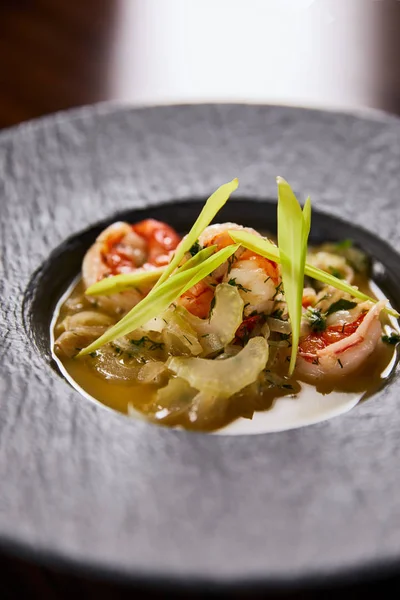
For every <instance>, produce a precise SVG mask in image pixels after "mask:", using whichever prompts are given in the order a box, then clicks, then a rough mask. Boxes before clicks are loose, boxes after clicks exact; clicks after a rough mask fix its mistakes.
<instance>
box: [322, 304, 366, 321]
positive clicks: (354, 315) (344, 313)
mask: <svg viewBox="0 0 400 600" xmlns="http://www.w3.org/2000/svg"><path fill="white" fill-rule="evenodd" d="M361 312H362V311H361V308H360V305H359V304H358V305H357V306H355V307H354V308H352V309H351V310H338V311H336V312H334V313H332V314H331V315H329V316H328V317H327V319H326V325H327V327H332V326H340V325H348V324H349V323H353V322H354V321H356V320H357V319H358V317H359V316H360V314H361Z"/></svg>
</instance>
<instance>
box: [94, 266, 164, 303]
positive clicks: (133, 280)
mask: <svg viewBox="0 0 400 600" xmlns="http://www.w3.org/2000/svg"><path fill="white" fill-rule="evenodd" d="M164 271H165V267H160V268H158V269H151V270H149V271H140V272H136V273H121V274H120V275H113V276H112V277H105V278H104V279H101V280H100V281H97V282H96V283H94V284H93V285H91V286H89V287H88V288H87V290H86V291H85V294H86V295H87V296H109V295H110V294H118V293H119V292H125V291H126V290H129V289H131V288H135V287H139V286H140V285H147V284H149V283H153V281H157V279H159V278H160V277H161V275H162V274H163V272H164Z"/></svg>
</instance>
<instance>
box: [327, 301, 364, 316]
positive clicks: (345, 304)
mask: <svg viewBox="0 0 400 600" xmlns="http://www.w3.org/2000/svg"><path fill="white" fill-rule="evenodd" d="M356 306H357V302H352V301H351V300H346V299H345V298H341V299H340V300H338V301H337V302H334V303H333V304H331V305H330V307H329V308H328V310H327V311H326V313H325V316H326V317H327V316H328V315H331V314H332V313H335V312H337V311H339V310H351V309H352V308H355V307H356Z"/></svg>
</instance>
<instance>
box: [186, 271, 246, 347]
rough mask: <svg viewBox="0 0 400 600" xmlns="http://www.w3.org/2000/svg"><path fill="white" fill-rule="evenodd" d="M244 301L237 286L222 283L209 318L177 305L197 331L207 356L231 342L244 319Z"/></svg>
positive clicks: (216, 289)
mask: <svg viewBox="0 0 400 600" xmlns="http://www.w3.org/2000/svg"><path fill="white" fill-rule="evenodd" d="M243 306H244V302H243V299H242V297H241V296H240V294H239V291H238V289H237V287H234V286H232V285H229V284H227V283H221V284H220V285H217V287H216V288H215V306H214V308H213V309H212V312H211V316H210V318H209V319H200V318H199V317H196V316H195V315H192V314H191V313H190V312H189V311H187V310H186V309H185V308H183V307H177V310H179V311H180V312H181V313H182V314H183V315H184V316H185V319H186V320H187V321H188V322H189V323H190V325H191V326H192V327H193V329H194V330H195V331H196V332H197V335H198V339H199V342H200V344H201V346H202V348H203V354H204V355H205V356H207V355H208V354H212V353H213V352H217V351H219V350H221V349H222V348H224V347H225V346H226V345H227V344H229V343H230V342H231V341H232V340H233V338H234V337H235V334H236V331H237V329H238V327H239V325H240V324H241V322H242V321H243Z"/></svg>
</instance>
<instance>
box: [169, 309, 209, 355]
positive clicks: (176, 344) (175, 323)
mask: <svg viewBox="0 0 400 600" xmlns="http://www.w3.org/2000/svg"><path fill="white" fill-rule="evenodd" d="M162 320H163V322H164V329H163V331H162V337H163V340H164V342H165V345H166V349H167V351H168V354H172V355H175V356H176V355H179V354H186V355H189V356H190V355H192V356H198V355H199V354H201V353H202V352H203V348H202V346H201V344H200V343H199V340H198V337H197V333H196V331H195V329H194V328H193V327H192V326H191V324H190V323H189V321H187V320H186V319H185V317H184V316H183V315H182V314H181V313H180V311H178V310H177V309H175V308H174V307H171V308H170V309H169V310H167V311H166V312H165V313H164V314H163V317H162Z"/></svg>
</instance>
